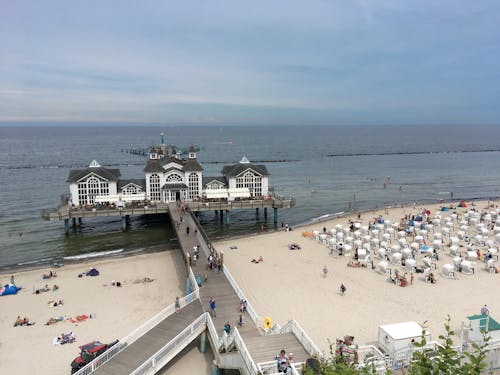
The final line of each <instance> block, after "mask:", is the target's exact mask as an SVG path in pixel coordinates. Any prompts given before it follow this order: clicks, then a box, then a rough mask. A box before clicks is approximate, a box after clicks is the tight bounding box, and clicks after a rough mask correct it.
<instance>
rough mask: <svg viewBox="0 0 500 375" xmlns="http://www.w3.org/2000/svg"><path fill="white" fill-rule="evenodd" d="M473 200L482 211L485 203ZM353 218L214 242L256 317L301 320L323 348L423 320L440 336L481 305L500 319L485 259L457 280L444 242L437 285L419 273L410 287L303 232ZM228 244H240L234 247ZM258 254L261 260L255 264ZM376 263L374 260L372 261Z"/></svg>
mask: <svg viewBox="0 0 500 375" xmlns="http://www.w3.org/2000/svg"><path fill="white" fill-rule="evenodd" d="M447 205H449V204H447ZM475 205H476V207H475V208H478V209H480V208H481V209H484V208H485V207H486V205H487V202H476V203H475ZM454 206H456V203H455V204H454ZM440 207H441V205H440V204H435V205H425V209H427V210H430V211H431V216H433V215H434V214H436V212H437V211H438V210H439V208H440ZM423 208H424V206H420V205H417V206H416V207H415V209H414V208H413V206H410V207H408V206H407V207H405V208H394V209H390V210H388V211H387V210H385V209H382V210H376V211H370V212H365V213H362V220H361V221H362V223H363V225H366V224H367V223H368V222H369V221H370V220H373V218H374V217H378V216H379V215H382V216H383V217H384V218H385V219H386V220H387V219H389V220H391V221H392V222H393V223H399V220H400V219H401V217H403V216H404V215H405V213H406V214H414V213H415V214H416V213H417V212H421V211H422V209H423ZM466 210H467V208H458V209H456V210H450V211H448V212H439V213H440V214H441V216H442V217H443V219H444V217H445V216H447V215H450V214H451V213H452V212H453V211H456V212H457V213H458V214H459V215H460V214H463V212H465V211H466ZM350 219H352V220H354V221H355V220H357V217H356V215H352V216H345V217H342V218H338V219H335V220H331V221H327V222H322V223H317V224H314V225H310V226H307V227H303V228H296V229H294V230H293V231H279V232H273V233H265V234H262V235H256V236H252V237H247V238H240V239H234V240H228V241H223V242H218V243H215V246H216V248H217V249H218V250H222V251H223V252H224V259H225V264H226V266H227V267H228V268H229V270H230V272H231V274H232V275H233V277H234V278H235V279H236V281H237V282H238V284H239V286H240V288H241V289H242V290H243V293H245V295H246V296H247V298H248V300H249V302H250V303H251V304H252V305H253V306H254V307H255V309H256V311H257V313H258V314H259V315H261V316H263V317H264V316H269V317H271V319H272V320H273V322H274V323H279V324H280V325H282V326H283V325H284V324H285V323H286V322H287V321H288V320H290V319H295V320H297V321H298V322H299V324H300V325H302V327H303V328H304V329H305V330H306V332H307V333H308V334H309V335H310V337H311V338H312V339H313V340H314V341H315V342H316V344H317V345H318V346H319V347H320V348H321V349H322V350H325V351H328V340H331V341H333V342H334V341H335V338H337V337H343V336H344V335H346V334H350V335H353V336H355V338H356V341H357V342H358V343H359V344H360V345H362V344H368V343H373V342H375V341H376V340H377V332H378V326H379V325H382V324H389V323H397V322H404V321H411V320H413V321H416V322H418V323H423V322H426V326H427V327H428V330H429V331H430V333H431V335H432V338H433V339H437V338H438V335H439V334H441V333H442V332H443V325H444V323H445V319H446V317H447V315H450V316H451V318H452V322H451V324H452V328H453V329H456V330H457V329H459V328H460V323H461V321H463V320H464V319H465V318H466V316H468V315H472V314H478V313H479V311H480V308H481V307H482V306H483V305H484V304H487V305H488V307H489V309H490V314H491V315H492V316H493V317H498V318H500V305H499V303H498V298H496V289H497V286H498V285H499V284H500V275H499V274H491V273H489V272H487V271H486V269H485V265H484V263H483V262H480V261H478V262H477V264H476V267H475V268H476V272H475V274H474V275H465V274H462V273H457V279H456V280H451V279H447V278H445V277H443V276H442V275H441V268H442V265H443V264H445V263H452V261H451V259H452V258H451V257H450V256H449V255H447V253H448V250H447V249H448V247H447V246H445V249H444V250H442V251H441V257H440V259H439V261H438V262H437V270H435V271H434V274H435V275H436V279H437V282H436V283H435V284H431V283H426V282H425V281H424V280H423V276H422V274H421V273H419V274H415V279H414V281H413V285H408V286H407V287H400V286H398V285H395V284H394V283H392V282H391V281H390V280H389V278H388V276H384V275H382V274H381V273H380V272H379V271H377V270H372V269H371V268H370V267H369V268H351V267H347V263H348V262H349V261H352V260H353V256H349V257H347V256H339V255H338V254H337V253H336V252H334V254H333V255H330V254H329V249H328V247H327V245H325V244H321V243H319V242H318V241H316V240H313V239H311V238H305V237H303V236H302V233H303V232H304V231H312V230H319V231H321V232H322V230H323V227H326V228H327V229H330V228H334V227H335V225H337V224H342V225H343V226H344V227H346V226H348V221H349V220H350ZM455 228H456V226H455ZM452 236H453V234H452ZM490 238H491V237H490ZM293 242H296V243H298V244H299V245H300V247H301V250H298V251H297V250H295V251H291V250H289V249H288V245H289V244H291V243H293ZM409 242H411V241H409ZM448 242H449V239H448V240H447V239H444V243H445V244H447V243H448ZM461 245H462V241H461ZM230 246H236V248H237V249H236V250H231V249H230ZM259 256H262V257H263V259H264V262H262V263H258V264H254V263H252V262H251V260H252V259H257V258H258V257H259ZM421 257H422V256H421V255H418V256H417V265H421V264H422V263H421ZM379 261H380V260H379V259H378V258H377V257H374V263H375V265H377V264H378V262H379ZM324 265H327V268H328V274H327V277H326V278H323V275H322V273H323V267H324ZM390 267H392V268H393V269H394V268H395V266H392V265H390ZM399 269H402V267H401V266H399ZM341 283H343V284H345V286H346V287H347V292H346V293H345V295H344V296H342V295H341V294H340V291H339V287H340V285H341ZM498 318H497V319H498Z"/></svg>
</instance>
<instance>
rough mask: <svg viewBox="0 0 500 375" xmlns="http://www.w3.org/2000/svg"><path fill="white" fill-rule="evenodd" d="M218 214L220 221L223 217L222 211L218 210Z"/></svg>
mask: <svg viewBox="0 0 500 375" xmlns="http://www.w3.org/2000/svg"><path fill="white" fill-rule="evenodd" d="M219 215H220V221H222V219H223V218H224V211H222V210H219Z"/></svg>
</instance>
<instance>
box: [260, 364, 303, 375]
mask: <svg viewBox="0 0 500 375" xmlns="http://www.w3.org/2000/svg"><path fill="white" fill-rule="evenodd" d="M303 366H304V362H293V363H292V364H291V369H292V375H300V374H302V367H303ZM257 368H258V369H259V372H260V373H262V374H266V375H278V374H283V373H282V372H279V371H278V363H277V361H276V360H274V361H266V362H259V363H257Z"/></svg>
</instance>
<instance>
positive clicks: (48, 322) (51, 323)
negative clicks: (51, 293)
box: [45, 318, 57, 326]
mask: <svg viewBox="0 0 500 375" xmlns="http://www.w3.org/2000/svg"><path fill="white" fill-rule="evenodd" d="M56 323H57V319H55V318H50V319H49V320H48V321H47V323H45V325H46V326H51V325H53V324H56Z"/></svg>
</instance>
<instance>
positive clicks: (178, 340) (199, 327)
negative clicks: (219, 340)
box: [131, 313, 208, 375]
mask: <svg viewBox="0 0 500 375" xmlns="http://www.w3.org/2000/svg"><path fill="white" fill-rule="evenodd" d="M207 315H208V313H204V314H202V315H200V316H199V317H198V318H197V319H196V320H195V321H194V322H193V323H191V324H190V325H189V326H188V327H186V328H184V329H183V330H182V331H181V333H179V334H178V335H177V336H175V337H174V338H173V339H172V340H170V342H169V343H168V344H167V345H165V346H164V347H163V348H161V349H160V350H158V351H157V352H156V353H155V354H154V355H152V356H151V357H150V358H149V359H148V360H147V361H146V362H144V363H143V364H142V365H141V366H140V367H138V368H137V369H136V370H135V371H133V372H132V373H131V375H143V374H147V373H149V372H150V371H151V370H153V373H155V372H156V369H160V368H162V367H163V366H165V365H166V364H167V363H168V361H170V360H171V359H172V358H174V357H175V356H176V355H177V354H178V353H179V352H180V351H181V350H182V349H184V348H185V347H186V346H187V345H188V344H189V343H190V342H191V341H193V339H194V338H196V337H198V336H199V335H200V334H201V332H203V331H204V330H205V324H206V322H207Z"/></svg>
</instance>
